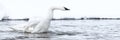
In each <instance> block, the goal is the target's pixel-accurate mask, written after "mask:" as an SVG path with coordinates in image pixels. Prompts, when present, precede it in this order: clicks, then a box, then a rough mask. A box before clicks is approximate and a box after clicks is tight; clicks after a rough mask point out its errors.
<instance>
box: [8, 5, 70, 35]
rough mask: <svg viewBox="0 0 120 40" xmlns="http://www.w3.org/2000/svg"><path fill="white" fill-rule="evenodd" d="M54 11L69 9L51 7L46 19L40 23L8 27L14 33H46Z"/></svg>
mask: <svg viewBox="0 0 120 40" xmlns="http://www.w3.org/2000/svg"><path fill="white" fill-rule="evenodd" d="M54 10H62V11H65V10H70V9H68V8H66V7H52V8H50V10H49V13H48V15H47V17H46V18H43V19H42V20H40V21H34V22H29V23H28V24H22V25H17V26H15V27H10V28H11V29H13V30H16V31H24V32H31V33H43V32H47V31H48V28H49V25H50V21H51V19H52V18H53V12H54Z"/></svg>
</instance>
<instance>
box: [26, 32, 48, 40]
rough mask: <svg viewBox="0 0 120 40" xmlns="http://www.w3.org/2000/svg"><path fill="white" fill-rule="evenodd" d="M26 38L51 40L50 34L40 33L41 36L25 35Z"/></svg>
mask: <svg viewBox="0 0 120 40" xmlns="http://www.w3.org/2000/svg"><path fill="white" fill-rule="evenodd" d="M24 38H26V39H27V40H28V39H30V40H33V39H34V40H50V34H49V33H39V34H31V33H24Z"/></svg>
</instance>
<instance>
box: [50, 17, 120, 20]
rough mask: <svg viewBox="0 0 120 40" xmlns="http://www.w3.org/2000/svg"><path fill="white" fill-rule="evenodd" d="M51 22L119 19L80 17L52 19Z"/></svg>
mask: <svg viewBox="0 0 120 40" xmlns="http://www.w3.org/2000/svg"><path fill="white" fill-rule="evenodd" d="M52 20H120V18H99V17H88V18H86V17H85V18H84V17H81V18H60V19H55V18H53V19H52Z"/></svg>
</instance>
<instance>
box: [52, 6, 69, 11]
mask: <svg viewBox="0 0 120 40" xmlns="http://www.w3.org/2000/svg"><path fill="white" fill-rule="evenodd" d="M52 10H62V11H66V10H70V9H68V8H67V7H52Z"/></svg>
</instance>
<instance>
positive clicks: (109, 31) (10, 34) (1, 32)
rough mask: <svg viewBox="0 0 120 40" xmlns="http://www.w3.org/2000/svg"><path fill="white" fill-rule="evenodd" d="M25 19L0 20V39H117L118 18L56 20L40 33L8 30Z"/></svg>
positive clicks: (119, 27) (119, 21)
mask: <svg viewBox="0 0 120 40" xmlns="http://www.w3.org/2000/svg"><path fill="white" fill-rule="evenodd" d="M23 23H27V22H25V21H7V22H0V40H119V39H120V31H119V30H120V20H56V21H52V22H51V25H50V28H49V32H48V33H41V34H31V33H23V32H17V31H9V30H10V29H9V28H8V27H9V26H11V27H12V26H15V25H18V24H23Z"/></svg>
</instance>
